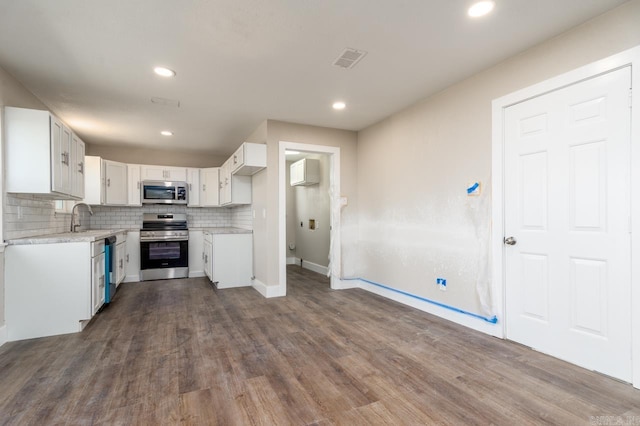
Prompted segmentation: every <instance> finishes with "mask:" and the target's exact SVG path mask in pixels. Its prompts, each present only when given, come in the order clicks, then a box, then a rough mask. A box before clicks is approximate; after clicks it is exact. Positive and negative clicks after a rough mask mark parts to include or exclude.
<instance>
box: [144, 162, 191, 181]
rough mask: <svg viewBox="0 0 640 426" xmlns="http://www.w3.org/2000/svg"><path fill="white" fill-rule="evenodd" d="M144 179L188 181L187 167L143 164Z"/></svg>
mask: <svg viewBox="0 0 640 426" xmlns="http://www.w3.org/2000/svg"><path fill="white" fill-rule="evenodd" d="M140 170H141V173H142V180H165V181H174V182H176V181H178V182H186V181H187V168H186V167H167V166H146V165H144V166H141V167H140Z"/></svg>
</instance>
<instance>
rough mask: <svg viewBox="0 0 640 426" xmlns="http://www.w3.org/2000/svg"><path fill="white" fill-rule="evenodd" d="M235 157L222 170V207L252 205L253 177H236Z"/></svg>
mask: <svg viewBox="0 0 640 426" xmlns="http://www.w3.org/2000/svg"><path fill="white" fill-rule="evenodd" d="M232 169H233V157H231V158H229V159H228V160H227V161H226V162H225V163H224V164H223V165H222V167H221V168H220V185H219V186H220V205H221V206H232V205H239V204H251V176H241V175H234V174H232V173H231V170H232Z"/></svg>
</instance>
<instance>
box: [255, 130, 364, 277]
mask: <svg viewBox="0 0 640 426" xmlns="http://www.w3.org/2000/svg"><path fill="white" fill-rule="evenodd" d="M265 127H266V128H265ZM256 134H259V135H260V138H264V137H266V142H267V168H266V169H264V170H263V171H261V172H259V173H257V174H256V175H254V176H253V194H254V198H253V209H254V212H255V218H254V222H253V236H254V271H255V276H256V280H257V281H259V282H260V283H262V284H264V285H266V286H278V285H280V284H281V279H283V278H284V277H280V271H279V265H278V254H279V250H280V248H279V238H280V235H279V220H278V219H279V218H278V214H279V213H278V209H279V188H278V167H279V157H278V150H279V144H280V141H285V142H297V143H306V144H313V145H324V146H332V147H339V148H340V156H341V168H340V174H341V195H342V196H344V197H347V199H348V202H349V205H348V206H346V207H344V208H343V209H342V215H341V220H342V247H341V248H342V266H343V273H346V274H353V273H354V271H353V269H351V268H352V265H353V262H352V259H355V258H356V257H357V253H356V250H357V241H356V237H357V219H356V215H357V211H358V201H357V194H356V168H357V160H356V154H357V147H358V145H357V134H356V133H355V132H351V131H348V130H337V129H329V128H324V127H316V126H307V125H302V124H293V123H285V122H281V121H275V120H268V121H267V122H266V126H265V125H264V123H263V124H262V125H261V127H259V128H258V129H257V130H256V132H254V136H255V135H256ZM247 140H249V139H247Z"/></svg>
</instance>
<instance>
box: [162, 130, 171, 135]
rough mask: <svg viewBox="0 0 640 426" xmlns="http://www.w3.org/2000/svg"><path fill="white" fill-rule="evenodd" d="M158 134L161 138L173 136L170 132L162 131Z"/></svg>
mask: <svg viewBox="0 0 640 426" xmlns="http://www.w3.org/2000/svg"><path fill="white" fill-rule="evenodd" d="M160 134H161V135H162V136H173V132H170V131H169V130H163V131H161V132H160Z"/></svg>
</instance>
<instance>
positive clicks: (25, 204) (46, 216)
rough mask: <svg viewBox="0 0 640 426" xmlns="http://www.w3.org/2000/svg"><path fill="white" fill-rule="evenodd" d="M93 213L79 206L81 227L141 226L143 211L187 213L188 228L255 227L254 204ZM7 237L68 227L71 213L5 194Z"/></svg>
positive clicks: (109, 209)
mask: <svg viewBox="0 0 640 426" xmlns="http://www.w3.org/2000/svg"><path fill="white" fill-rule="evenodd" d="M92 209H93V212H94V214H93V215H92V216H90V215H89V214H88V213H87V210H86V209H85V208H84V207H83V208H80V209H79V214H80V224H81V225H82V226H81V229H87V228H88V229H110V228H122V229H140V228H141V227H142V214H143V213H169V212H171V213H186V214H187V222H188V224H189V228H217V227H228V226H233V227H238V228H244V229H252V212H251V206H250V205H247V206H237V207H204V208H196V207H186V206H175V205H173V206H162V205H148V206H142V207H113V206H92ZM4 211H5V215H4V233H5V235H4V238H5V239H6V240H10V239H15V238H26V237H31V236H34V235H46V234H56V233H59V232H67V231H68V230H69V226H70V221H71V215H70V214H69V213H61V212H56V211H55V209H54V202H53V201H50V200H46V199H41V198H39V197H38V196H34V195H24V194H6V198H5V210H4Z"/></svg>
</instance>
